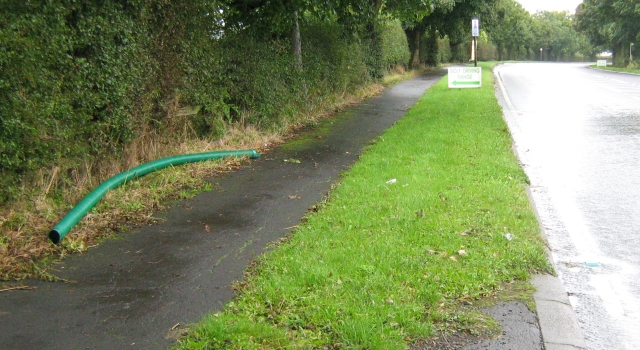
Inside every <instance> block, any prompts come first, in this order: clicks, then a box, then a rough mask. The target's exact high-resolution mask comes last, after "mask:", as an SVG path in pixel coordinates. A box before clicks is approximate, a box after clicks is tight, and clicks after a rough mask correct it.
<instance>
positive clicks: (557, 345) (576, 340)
mask: <svg viewBox="0 0 640 350" xmlns="http://www.w3.org/2000/svg"><path fill="white" fill-rule="evenodd" d="M498 69H499V67H498V66H496V67H495V70H494V77H495V80H496V83H497V84H498V87H499V88H498V89H496V97H497V98H498V103H499V104H500V105H501V107H502V110H503V117H504V119H505V122H506V123H507V125H508V126H509V130H510V132H511V135H512V139H513V140H514V149H513V150H514V153H515V155H516V157H518V159H519V160H520V161H521V163H523V161H524V160H523V159H522V156H521V154H519V153H518V151H517V149H516V138H517V137H516V136H517V134H519V133H520V130H519V129H517V127H515V128H514V127H513V126H514V125H513V123H512V122H510V121H511V120H513V118H514V116H515V115H517V113H516V110H515V107H514V106H513V104H512V102H511V100H510V99H509V96H508V94H507V92H506V90H505V88H504V84H503V83H502V78H501V77H500V73H499V72H498V71H497V70H498ZM514 135H515V136H514ZM527 195H528V197H529V201H530V202H531V205H532V207H533V209H534V212H535V214H536V217H537V218H538V221H540V216H539V215H538V211H537V209H536V203H535V201H534V200H533V196H532V195H531V191H530V189H527ZM540 234H541V235H542V236H543V237H544V238H545V239H546V234H545V232H544V229H543V228H541V232H540ZM547 258H548V259H549V262H550V263H551V265H552V266H554V268H555V264H554V261H553V257H552V255H551V252H550V251H549V250H547ZM531 284H532V285H533V286H534V287H535V288H536V292H535V293H534V295H533V298H534V301H535V304H536V312H537V314H538V322H539V324H540V331H541V333H542V339H543V342H544V347H545V349H546V350H576V349H587V345H586V342H585V340H584V336H583V335H582V331H581V329H580V324H579V323H578V318H577V317H576V314H575V311H574V310H573V307H572V306H571V303H570V301H569V298H568V296H567V292H566V290H565V288H564V285H563V284H562V281H561V280H560V278H559V277H557V276H551V275H534V276H532V279H531Z"/></svg>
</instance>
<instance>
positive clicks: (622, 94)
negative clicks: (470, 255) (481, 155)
mask: <svg viewBox="0 0 640 350" xmlns="http://www.w3.org/2000/svg"><path fill="white" fill-rule="evenodd" d="M496 72H497V75H498V77H499V79H501V82H502V83H503V85H504V88H505V90H506V93H507V96H508V100H510V103H511V108H506V109H509V111H507V112H506V115H507V119H508V123H509V127H510V129H511V131H512V133H513V135H514V139H515V142H516V146H517V149H518V153H519V155H520V156H521V159H522V161H523V163H524V165H525V170H526V171H527V173H528V175H529V177H530V178H531V184H532V191H533V195H534V200H535V201H536V206H537V207H538V210H539V212H540V216H541V219H542V225H543V226H544V228H545V231H546V234H547V236H548V239H549V243H550V248H551V250H552V252H553V257H554V260H555V264H556V267H557V269H558V273H559V274H560V277H561V279H562V281H563V283H564V284H565V287H566V289H567V291H568V292H569V294H570V299H571V302H572V305H573V307H574V309H575V311H576V313H577V316H578V319H579V321H580V324H581V328H582V331H583V334H584V336H585V338H586V341H587V344H588V346H589V348H590V349H637V348H638V346H640V345H638V344H640V76H632V75H623V74H617V73H610V72H603V71H595V70H591V69H588V68H586V67H585V64H560V63H509V64H505V65H502V66H500V67H498V69H497V71H496ZM498 89H499V90H500V87H498Z"/></svg>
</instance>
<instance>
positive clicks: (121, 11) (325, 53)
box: [0, 0, 408, 203]
mask: <svg viewBox="0 0 640 350" xmlns="http://www.w3.org/2000/svg"><path fill="white" fill-rule="evenodd" d="M216 6H217V5H216V4H215V2H210V1H205V0H196V1H190V2H188V3H176V2H171V1H168V0H148V1H142V0H130V1H124V0H109V1H90V0H86V1H73V0H53V1H49V0H33V1H20V2H11V1H4V2H2V4H0V188H1V190H0V203H2V202H6V201H7V200H9V199H11V198H15V196H16V195H18V194H19V191H18V188H19V185H20V182H21V180H22V179H23V178H25V177H29V176H30V174H33V173H34V172H35V171H37V170H38V169H42V168H51V167H53V166H54V165H58V166H61V169H62V170H63V171H61V172H60V174H63V175H64V174H66V173H67V170H69V169H72V168H74V167H77V166H78V165H79V164H83V163H86V162H88V161H89V162H91V161H93V162H96V161H97V162H99V160H100V159H102V158H104V157H106V156H109V157H112V156H113V155H114V154H115V155H116V156H117V155H118V154H119V153H120V152H121V151H122V150H123V149H124V148H125V147H126V145H127V144H128V143H130V142H132V141H133V140H135V139H136V138H139V137H141V133H142V131H143V130H149V129H152V130H156V131H157V132H158V133H160V134H163V133H164V134H168V135H172V134H175V130H182V129H185V126H188V129H189V130H195V131H196V133H195V134H193V136H192V137H217V136H220V135H221V133H222V130H223V129H224V128H223V127H224V125H225V123H229V122H236V121H240V120H241V121H242V122H244V123H251V124H255V125H258V126H260V127H272V126H277V125H279V124H281V123H282V122H285V121H287V120H289V119H292V118H295V117H296V115H299V114H300V112H301V110H302V109H304V108H313V107H314V104H318V103H321V102H322V100H323V99H324V98H325V97H326V96H327V95H330V94H334V93H342V92H344V91H345V90H347V89H352V88H353V87H354V86H358V85H361V84H363V83H366V82H367V81H370V80H371V78H372V77H373V78H377V77H379V76H380V75H381V74H382V73H383V71H384V69H387V68H388V67H391V66H393V65H396V64H399V63H405V62H406V61H408V52H407V48H406V46H407V45H406V37H404V33H403V32H402V29H401V27H400V24H399V23H398V22H389V23H386V24H384V25H380V26H377V28H378V29H377V30H376V31H374V33H373V34H364V35H359V34H357V33H347V32H346V31H345V29H344V27H343V26H341V25H340V24H338V23H337V22H335V21H334V20H329V19H326V20H324V21H320V20H318V19H315V20H314V19H313V18H305V19H304V20H302V21H301V34H302V42H303V50H302V55H303V68H304V69H303V70H302V71H301V70H299V69H297V67H296V65H295V59H294V56H293V55H292V53H291V44H290V41H289V38H288V36H287V35H271V36H268V35H267V36H264V35H263V36H260V35H255V32H253V33H252V32H251V30H239V29H234V30H226V29H225V28H224V21H222V20H221V18H220V17H221V16H222V15H221V13H220V11H219V10H218V8H217V7H216ZM187 106H191V107H195V106H198V107H200V108H194V109H193V110H194V111H198V112H197V113H195V114H194V113H180V112H179V111H180V109H181V108H183V107H187ZM181 136H182V135H181ZM93 171H98V172H99V171H100V169H94V170H93Z"/></svg>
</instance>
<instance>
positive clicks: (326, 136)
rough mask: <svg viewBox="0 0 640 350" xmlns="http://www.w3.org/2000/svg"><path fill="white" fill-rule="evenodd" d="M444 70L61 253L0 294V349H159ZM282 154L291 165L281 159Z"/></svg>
mask: <svg viewBox="0 0 640 350" xmlns="http://www.w3.org/2000/svg"><path fill="white" fill-rule="evenodd" d="M445 73H446V72H445V71H443V70H441V71H436V72H431V73H427V74H425V75H423V76H420V77H418V78H415V79H412V80H410V81H406V82H403V83H400V84H398V85H396V86H394V87H392V88H389V89H387V90H386V91H385V92H384V93H383V94H381V95H380V96H377V97H374V98H372V99H369V100H367V101H365V102H363V103H361V104H358V105H356V106H352V107H349V108H346V109H345V110H344V111H342V112H340V113H338V115H337V116H336V117H334V118H332V119H330V120H328V121H326V122H324V123H323V125H322V126H321V127H320V128H319V129H317V130H312V131H310V132H308V133H306V134H304V135H302V136H301V137H300V138H299V139H298V140H294V141H293V142H289V143H287V144H286V145H285V146H283V147H280V148H278V149H277V150H275V151H272V152H269V153H267V154H264V155H263V157H262V158H261V159H259V160H257V161H251V162H250V163H248V165H246V166H245V167H243V168H242V169H241V170H239V171H237V172H234V173H232V174H229V175H227V176H225V177H224V178H221V179H212V180H211V181H212V182H214V183H215V188H216V189H215V190H213V191H211V192H209V193H204V194H201V195H199V196H197V197H196V198H193V199H191V200H189V201H184V202H180V203H179V204H178V205H177V206H175V207H173V208H171V209H170V210H169V211H167V212H165V213H158V214H157V215H156V216H157V217H161V218H162V219H164V220H163V222H162V223H160V224H157V225H154V226H148V227H142V228H139V229H136V230H134V231H132V232H128V233H124V234H121V235H119V237H118V238H116V239H113V240H109V241H108V242H105V243H103V244H101V245H100V246H98V247H96V248H94V249H90V250H89V251H88V252H86V253H84V254H82V255H79V256H74V257H70V258H67V259H65V260H64V261H63V262H62V263H60V264H58V265H57V266H56V267H55V271H54V275H56V276H59V277H61V278H64V279H67V280H70V281H74V283H68V284H67V283H47V282H41V281H35V280H28V281H23V282H24V283H22V284H25V285H28V286H31V287H33V288H34V289H33V290H27V291H13V292H5V293H1V294H0V349H111V350H113V349H163V348H167V347H168V346H170V345H171V344H172V343H174V342H175V340H174V339H175V338H176V337H178V336H179V335H180V333H181V332H182V331H183V329H184V327H185V326H187V325H188V324H189V323H193V322H197V321H199V320H200V319H201V318H202V317H203V316H205V315H206V314H207V313H209V312H212V311H215V310H220V309H221V308H222V306H223V305H224V304H225V303H226V302H228V301H229V300H230V299H231V298H232V297H233V291H232V288H231V285H232V283H233V282H234V281H238V280H241V279H242V277H243V272H244V270H245V269H246V267H247V266H248V264H249V263H250V262H251V261H252V260H253V259H254V258H255V257H256V256H257V255H259V254H260V253H261V252H263V251H264V249H265V247H266V246H267V245H268V244H269V243H272V242H275V241H277V240H278V239H279V238H281V237H283V236H286V235H287V234H288V233H289V232H290V230H291V228H292V227H293V226H295V225H297V224H299V223H300V220H301V218H302V217H303V216H304V215H305V213H306V212H307V210H308V208H310V207H311V206H313V205H314V204H316V203H318V202H319V201H321V200H322V199H323V198H324V196H325V195H326V194H327V192H328V191H329V190H330V187H331V185H332V184H333V183H335V182H336V181H337V180H338V178H339V175H340V173H341V172H342V171H344V170H346V169H348V168H349V167H350V166H351V165H352V164H353V163H354V162H355V161H356V160H357V159H358V156H359V154H360V153H361V151H362V149H363V147H364V146H366V145H367V144H369V142H370V141H371V140H373V139H374V138H375V137H376V136H378V135H379V134H381V133H382V132H383V131H384V130H385V129H387V128H388V127H390V126H391V125H393V123H395V122H396V121H397V120H398V119H399V118H401V117H402V116H404V115H405V114H406V112H407V110H408V108H409V107H410V106H412V105H413V104H415V102H416V101H417V100H418V98H420V97H421V96H422V95H423V94H424V92H425V91H426V90H427V89H428V88H429V87H430V86H431V85H432V84H434V83H435V82H437V81H438V80H439V79H440V78H441V77H442V76H443V75H444V74H445ZM285 160H288V161H285ZM43 234H46V233H43Z"/></svg>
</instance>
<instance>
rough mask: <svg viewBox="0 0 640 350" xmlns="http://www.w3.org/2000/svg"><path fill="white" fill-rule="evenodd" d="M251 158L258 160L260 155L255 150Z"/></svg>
mask: <svg viewBox="0 0 640 350" xmlns="http://www.w3.org/2000/svg"><path fill="white" fill-rule="evenodd" d="M251 158H252V159H258V158H260V153H258V152H256V151H255V150H254V151H253V152H251Z"/></svg>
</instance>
